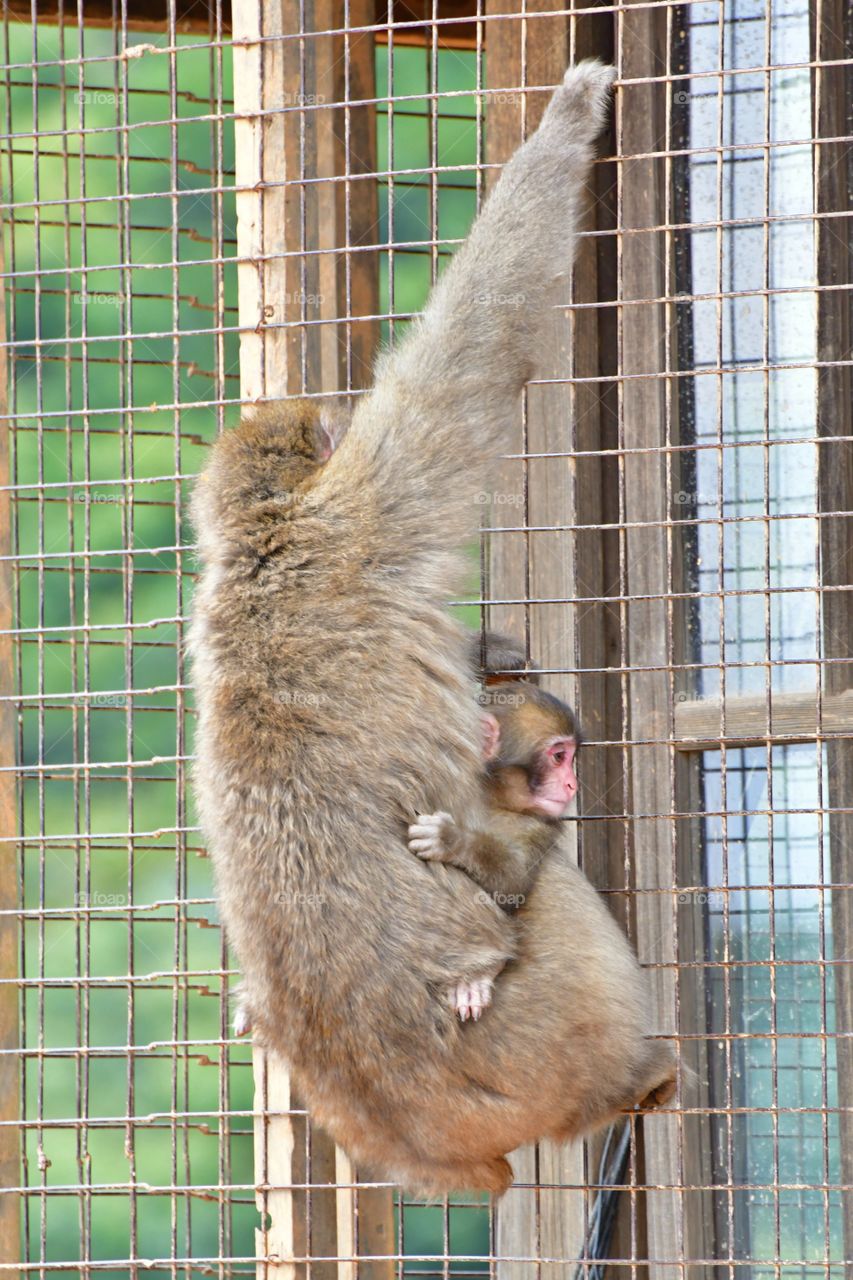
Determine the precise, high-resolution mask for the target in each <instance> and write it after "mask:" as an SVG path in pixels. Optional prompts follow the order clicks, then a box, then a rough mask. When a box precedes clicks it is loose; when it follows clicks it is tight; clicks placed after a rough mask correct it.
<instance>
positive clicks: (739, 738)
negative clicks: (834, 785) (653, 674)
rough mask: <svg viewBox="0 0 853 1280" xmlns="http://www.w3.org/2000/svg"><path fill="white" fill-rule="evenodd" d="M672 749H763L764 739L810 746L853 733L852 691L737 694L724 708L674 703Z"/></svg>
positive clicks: (720, 704)
mask: <svg viewBox="0 0 853 1280" xmlns="http://www.w3.org/2000/svg"><path fill="white" fill-rule="evenodd" d="M674 715H675V745H676V746H677V747H678V749H679V750H681V751H713V750H715V749H717V748H719V746H720V744H721V743H725V744H726V746H727V747H745V746H762V745H763V744H764V743H766V742H767V741H768V739H784V740H785V741H786V742H814V741H815V740H816V739H817V738H820V737H823V736H827V737H829V738H831V737H832V735H836V736H837V735H847V736H849V735H850V734H851V733H853V689H843V690H842V691H841V692H840V693H825V694H824V695H823V696H822V698H821V699H820V700H819V699H818V691H817V689H813V690H811V691H809V692H806V693H774V694H772V695H771V697H770V698H769V699H767V698H766V697H765V696H764V695H763V694H755V695H752V694H738V695H735V696H729V697H726V699H725V701H724V702H720V701H718V700H716V699H715V700H713V701H706V700H705V699H702V700H701V701H700V700H695V701H694V700H691V699H685V700H684V701H681V702H679V701H676V703H675V708H674Z"/></svg>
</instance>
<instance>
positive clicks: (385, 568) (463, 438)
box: [193, 63, 672, 1194]
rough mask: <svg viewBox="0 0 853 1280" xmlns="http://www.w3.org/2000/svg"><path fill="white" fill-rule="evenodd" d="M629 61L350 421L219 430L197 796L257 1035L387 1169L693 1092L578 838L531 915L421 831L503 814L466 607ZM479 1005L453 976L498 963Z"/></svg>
mask: <svg viewBox="0 0 853 1280" xmlns="http://www.w3.org/2000/svg"><path fill="white" fill-rule="evenodd" d="M610 81H611V72H610V71H609V70H608V69H607V68H604V67H602V66H600V65H599V64H596V63H587V64H583V65H581V66H579V67H577V68H575V69H574V70H572V71H570V72H569V73H568V74H567V76H566V80H565V83H564V86H563V87H561V88H560V89H558V90H557V92H556V94H555V95H554V98H553V100H552V102H551V104H550V105H549V107H548V109H547V111H546V113H545V115H544V118H543V121H542V124H541V126H540V128H539V130H538V131H537V133H536V134H535V135H534V136H533V137H532V138H531V139H530V140H529V141H528V142H527V143H526V144H525V145H524V146H523V147H522V148H521V150H520V151H519V152H518V153H517V155H516V156H515V157H514V158H513V160H512V161H511V162H510V164H509V165H508V166H507V167H506V170H505V171H504V174H503V176H502V178H501V180H500V181H499V183H498V184H497V186H496V188H495V190H494V192H493V194H492V196H491V197H490V199H489V201H488V202H487V204H486V207H485V209H484V211H483V214H482V215H481V217H480V219H479V221H478V222H477V224H476V226H475V228H474V231H473V232H472V235H471V237H470V239H469V241H468V243H467V244H466V245H465V246H464V247H463V248H462V249H461V250H460V252H459V254H458V255H457V256H456V258H455V259H454V261H453V263H452V264H451V266H450V267H449V269H448V271H447V272H446V273H445V275H444V277H443V278H442V280H441V282H440V283H439V285H438V287H437V288H436V290H435V292H434V294H433V297H432V299H431V301H430V304H429V306H428V308H427V310H426V313H425V315H424V317H423V319H422V320H420V321H419V322H418V323H417V324H416V325H414V326H413V328H412V331H411V333H410V334H409V335H408V337H407V339H406V341H405V342H404V343H403V344H402V346H401V348H400V349H399V351H397V352H396V353H395V354H394V355H393V356H391V357H389V358H387V359H386V360H385V361H384V362H383V364H382V366H381V368H380V371H379V375H378V380H377V385H376V387H375V389H374V390H373V391H372V392H371V393H370V394H369V395H368V396H366V397H365V398H364V399H363V400H362V401H361V403H360V404H359V407H358V409H357V410H356V413H355V415H354V418H353V423H352V426H351V428H350V430H349V432H348V433H347V434H346V435H345V436H344V438H343V440H342V441H341V442H340V444H339V446H338V448H337V450H336V451H335V452H333V453H332V455H331V457H329V453H330V451H331V449H332V446H333V444H334V440H333V439H331V437H330V435H329V433H328V432H327V431H326V430H325V428H324V425H323V422H322V421H321V420H320V418H319V415H318V414H317V411H316V410H315V409H314V407H313V406H312V405H310V404H307V403H305V402H301V403H296V404H288V405H279V406H268V407H267V408H265V409H264V410H263V411H261V412H260V413H259V414H257V415H256V417H255V418H254V419H252V420H249V421H247V422H244V423H243V424H242V425H241V426H240V427H239V428H238V429H237V430H236V431H234V432H230V433H226V434H225V435H224V436H223V437H222V438H221V439H220V441H219V442H218V443H217V445H216V447H215V449H214V451H213V454H212V456H211V460H210V465H209V467H208V469H207V471H206V473H205V475H204V476H203V477H202V480H201V481H200V483H199V485H198V487H197V491H196V494H195V498H194V516H195V521H196V528H197V531H198V535H199V546H200V552H201V556H202V559H203V561H204V570H203V573H202V575H201V579H200V582H199V586H198V590H197V596H196V614H195V620H194V624H193V647H194V653H195V676H196V684H197V689H198V706H199V727H198V735H197V754H198V765H197V771H196V789H197V795H198V800H199V807H200V813H201V819H202V824H203V828H204V831H205V833H206V838H207V841H208V846H209V848H210V851H211V854H212V856H213V859H214V863H215V868H216V876H217V884H218V890H219V896H220V901H221V905H222V914H223V919H224V922H225V925H226V927H227V931H228V935H229V938H230V940H231V943H232V944H233V946H234V948H235V949H236V952H237V956H238V958H239V961H240V964H241V966H242V969H243V973H244V989H245V996H246V1000H247V1003H248V1007H249V1010H250V1014H251V1017H252V1021H253V1024H254V1026H255V1028H256V1030H257V1032H258V1034H259V1035H260V1036H261V1037H262V1038H263V1040H264V1041H265V1043H266V1044H268V1045H269V1046H270V1047H271V1049H272V1050H274V1051H277V1052H279V1053H281V1054H282V1055H283V1056H284V1057H285V1058H286V1059H287V1061H288V1062H289V1064H290V1066H291V1069H292V1072H293V1074H294V1076H295V1078H296V1081H297V1083H298V1086H299V1089H300V1092H301V1094H302V1096H303V1097H304V1099H305V1100H306V1102H307V1103H308V1106H309V1108H310V1109H311V1111H312V1113H313V1114H314V1116H315V1118H316V1119H318V1120H319V1121H320V1122H321V1123H322V1124H324V1125H325V1126H326V1127H327V1128H328V1129H329V1130H330V1131H331V1133H332V1134H333V1136H334V1137H335V1138H336V1139H337V1140H338V1141H339V1142H340V1143H341V1144H342V1145H343V1146H344V1147H345V1148H346V1149H347V1150H348V1151H349V1152H350V1154H351V1155H352V1156H353V1157H354V1158H355V1159H356V1160H357V1161H358V1162H359V1163H360V1164H361V1165H362V1166H363V1167H364V1168H365V1169H367V1170H372V1171H373V1172H374V1173H375V1174H377V1175H379V1176H383V1177H390V1178H393V1179H394V1180H396V1181H399V1182H401V1183H403V1184H404V1185H405V1186H407V1187H409V1188H411V1189H413V1190H420V1191H424V1192H427V1193H429V1194H441V1193H443V1192H445V1191H447V1190H448V1189H450V1188H463V1187H474V1188H484V1189H488V1190H492V1191H500V1190H502V1189H503V1188H505V1187H506V1186H507V1185H508V1183H509V1181H511V1171H510V1168H509V1165H508V1163H507V1161H506V1160H505V1158H504V1156H505V1154H506V1153H507V1152H508V1151H510V1150H512V1149H513V1148H515V1147H516V1146H518V1145H520V1144H521V1143H524V1142H528V1141H531V1140H533V1139H536V1138H539V1137H542V1136H546V1135H550V1136H554V1137H571V1136H573V1135H575V1134H577V1133H578V1132H581V1131H583V1130H585V1129H588V1128H590V1127H592V1126H594V1125H596V1124H601V1123H604V1122H606V1121H607V1120H609V1119H610V1118H611V1117H612V1116H613V1114H614V1113H615V1112H616V1111H618V1110H619V1109H620V1108H622V1107H624V1106H627V1105H632V1104H634V1103H636V1102H637V1101H640V1100H642V1099H644V1098H646V1097H649V1098H651V1099H652V1100H661V1099H662V1098H663V1096H664V1095H665V1094H666V1092H667V1090H669V1089H670V1088H671V1079H672V1066H671V1055H670V1053H669V1050H668V1048H667V1047H666V1046H662V1045H659V1044H657V1043H655V1042H654V1041H651V1040H649V1039H647V1038H646V1033H647V1031H648V1029H649V1028H648V1023H647V1012H646V1011H647V1005H648V1001H647V997H646V993H645V990H644V987H643V983H642V978H641V974H640V971H639V968H638V966H637V964H636V961H635V960H634V958H633V956H632V954H631V952H630V950H629V948H628V946H627V944H626V942H625V941H624V939H623V937H622V935H621V933H620V932H619V930H618V929H617V927H616V926H615V924H614V923H613V921H612V920H611V918H610V916H609V915H608V913H607V912H606V910H605V909H604V907H603V906H602V904H601V902H600V901H599V899H598V897H597V895H596V894H595V893H594V891H593V890H592V888H591V887H590V886H589V884H588V883H587V882H586V881H585V880H584V878H583V876H581V875H580V874H579V873H578V872H577V871H576V870H575V869H574V868H573V867H571V866H570V864H569V862H568V860H567V859H566V858H564V857H561V856H560V855H559V854H555V855H554V856H552V857H550V858H549V859H548V865H547V867H543V870H542V873H541V875H540V876H539V878H538V880H537V883H536V885H535V886H534V888H533V890H532V891H531V894H530V896H529V899H528V901H527V903H526V904H525V906H524V908H523V909H522V911H520V912H519V913H518V915H517V916H515V917H509V916H508V915H506V914H505V913H504V912H502V911H501V910H500V909H499V908H498V907H497V906H495V905H494V904H493V903H491V902H490V901H488V900H485V901H484V900H483V895H482V893H481V891H480V890H479V887H478V886H477V885H476V884H475V883H474V881H472V880H471V879H470V878H469V877H468V876H466V875H465V874H464V872H461V871H459V870H458V869H456V868H454V867H445V866H443V865H433V864H426V863H424V862H422V861H421V860H420V859H418V858H416V857H414V856H413V855H412V854H411V853H410V852H409V850H408V849H407V847H406V831H407V827H408V824H409V823H410V822H411V821H412V819H413V818H414V815H415V814H416V813H424V812H426V813H430V812H434V811H436V810H438V809H441V808H449V809H450V810H451V811H452V812H454V813H459V814H464V815H465V817H466V820H468V819H470V820H471V822H472V823H473V824H475V825H476V821H477V816H478V813H479V808H480V804H481V768H482V765H481V743H482V735H481V726H480V723H479V718H478V717H479V712H478V709H477V706H476V702H475V700H474V698H473V697H472V690H471V680H470V667H469V657H468V648H469V645H468V641H467V640H466V638H465V636H464V634H463V633H462V631H461V629H460V628H459V627H458V626H457V625H456V624H455V623H454V622H453V621H452V620H451V619H450V618H449V616H448V613H447V609H446V603H447V600H448V598H449V597H450V595H451V593H452V592H453V591H454V589H455V588H456V586H457V585H458V581H459V570H460V560H459V556H458V547H459V544H460V542H461V540H462V539H463V538H464V537H465V536H467V535H470V534H471V533H473V531H474V529H475V528H476V524H477V519H476V517H477V513H478V511H479V508H478V507H477V506H476V504H475V503H474V501H473V498H474V494H475V493H476V491H477V490H479V489H482V488H483V487H484V485H486V484H487V483H488V478H489V466H490V465H491V463H492V461H493V459H494V458H495V457H496V455H497V454H498V453H499V452H500V451H501V450H502V449H504V448H505V446H506V445H507V444H508V443H509V442H510V428H511V425H512V422H513V420H514V417H515V415H516V412H517V406H518V397H519V394H520V391H521V387H522V384H523V381H524V379H525V377H526V376H527V375H528V373H529V371H530V370H531V368H532V366H533V363H534V360H535V356H536V352H537V345H538V343H539V341H540V335H541V332H542V328H543V322H544V319H545V315H546V313H547V310H548V307H549V306H550V305H551V303H552V301H553V286H554V282H555V280H556V278H557V276H558V275H559V274H561V273H563V272H565V271H566V270H568V268H569V265H570V259H571V250H572V238H573V234H574V229H575V219H576V215H577V208H578V204H579V198H580V191H581V187H582V183H583V181H584V179H585V176H586V173H587V170H588V166H589V162H590V158H591V148H592V141H593V139H594V137H595V135H596V133H597V132H598V129H599V127H600V125H601V122H602V119H603V114H604V110H605V104H606V98H607V91H608V87H609V84H610ZM511 960H514V963H512V964H510V965H509V966H508V967H507V968H506V969H505V970H504V971H503V972H502V973H501V976H500V978H499V981H498V984H497V988H496V995H495V1002H494V1005H493V1007H492V1008H491V1009H490V1010H489V1011H488V1012H487V1014H486V1016H484V1017H483V1019H482V1020H481V1021H480V1022H479V1023H478V1024H477V1025H475V1026H472V1025H471V1024H468V1025H466V1026H462V1025H461V1024H460V1023H459V1021H458V1019H457V1018H456V1015H455V1011H454V1009H453V1008H452V1007H451V1006H450V1005H449V1003H448V1001H447V996H446V993H447V991H448V990H449V989H451V987H452V986H453V985H454V984H458V983H460V982H476V981H478V980H480V979H483V978H487V977H490V976H492V975H494V974H495V973H497V972H499V971H500V970H501V969H502V968H503V966H504V965H506V964H507V961H511Z"/></svg>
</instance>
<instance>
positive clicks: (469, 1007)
mask: <svg viewBox="0 0 853 1280" xmlns="http://www.w3.org/2000/svg"><path fill="white" fill-rule="evenodd" d="M493 990H494V984H493V982H492V980H491V978H478V979H476V980H475V981H474V982H459V983H457V984H456V986H455V987H451V988H450V990H449V992H448V995H449V996H450V1003H451V1005H452V1006H453V1008H454V1009H455V1010H456V1012H457V1013H458V1014H459V1017H460V1019H461V1021H462V1022H467V1021H468V1019H469V1018H472V1019H473V1020H474V1022H479V1020H480V1017H481V1016H482V1013H483V1010H484V1009H488V1007H489V1005H490V1004H491V1003H492V991H493Z"/></svg>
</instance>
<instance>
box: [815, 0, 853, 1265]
mask: <svg viewBox="0 0 853 1280" xmlns="http://www.w3.org/2000/svg"><path fill="white" fill-rule="evenodd" d="M812 22H813V27H812V31H813V50H814V56H815V58H816V60H817V64H818V65H817V67H816V69H815V71H814V86H815V126H816V133H817V136H818V137H819V138H821V137H823V138H838V137H842V138H843V137H844V135H845V134H847V133H849V115H848V112H849V104H850V101H851V97H850V95H851V92H853V72H851V68H850V64H849V62H848V63H847V65H844V59H848V58H849V39H850V34H851V30H850V22H851V18H850V10H849V5H846V4H845V3H844V0H818V3H817V4H816V6H815V7H814V9H813V10H812ZM845 25H846V26H847V30H845ZM833 61H835V62H840V63H841V65H836V66H822V65H821V63H825V62H829V63H831V62H833ZM814 154H815V163H816V168H817V185H816V191H817V209H816V212H817V213H839V212H843V211H845V210H848V209H849V208H850V196H851V182H853V172H851V159H850V147H849V144H848V143H845V142H834V143H826V144H822V145H821V146H818V147H816V148H815V152H814ZM816 235H817V246H818V259H817V279H818V282H819V284H821V285H828V286H833V288H832V289H828V290H820V291H819V292H818V295H817V306H818V312H817V351H818V355H819V357H820V360H821V361H822V362H824V363H823V365H822V367H821V368H820V369H819V370H818V404H817V424H818V434H819V435H820V437H821V445H820V447H819V449H818V504H819V509H820V511H821V513H826V514H829V513H835V512H839V511H843V512H850V511H853V448H851V445H850V442H849V436H850V434H851V432H853V379H851V371H850V365H849V360H850V356H851V347H853V322H851V315H850V293H849V289H848V288H845V287H844V286H849V285H850V283H851V281H853V267H851V261H850V254H851V240H850V228H849V224H848V223H846V222H842V223H841V224H840V225H839V224H838V223H836V222H835V220H834V219H822V220H820V221H818V223H817V224H816ZM835 362H838V363H835ZM845 362H848V363H845ZM845 436H846V437H847V439H843V437H845ZM834 437H842V438H841V439H837V440H836V439H834ZM820 552H821V555H820V568H821V586H823V587H850V586H851V585H853V518H851V517H849V516H847V517H839V516H837V515H834V514H833V515H832V518H831V519H828V520H822V521H821V525H820ZM822 621H823V654H822V656H823V657H824V658H827V659H833V661H830V662H827V663H826V665H825V666H824V668H823V691H824V692H823V712H824V714H823V717H822V718H823V723H824V724H826V707H827V704H830V706H834V704H835V703H836V701H837V699H839V698H841V699H846V698H847V697H848V695H849V693H850V691H851V689H853V592H850V591H845V590H842V591H825V592H824V594H823V597H822ZM845 728H846V730H847V736H846V737H839V738H835V739H830V740H829V741H828V742H827V745H826V755H827V766H828V769H827V778H828V783H829V795H828V797H824V804H826V803H827V801H828V803H829V805H830V807H831V808H833V809H835V810H842V809H847V810H848V812H846V813H843V812H835V813H831V814H830V816H829V868H830V876H831V878H832V880H833V882H834V883H836V884H837V885H839V886H844V887H843V888H836V889H833V891H832V900H831V904H832V935H833V936H832V950H833V955H834V956H835V957H837V958H838V959H840V960H844V961H846V963H842V964H838V965H836V966H835V968H834V974H833V976H834V985H835V1030H836V1033H837V1036H836V1039H835V1041H834V1048H835V1061H836V1064H837V1070H838V1100H839V1103H840V1105H841V1106H842V1107H843V1108H845V1109H844V1110H842V1111H841V1115H840V1118H839V1119H840V1137H841V1141H840V1144H839V1147H840V1153H841V1155H840V1159H841V1168H840V1175H841V1176H840V1181H841V1186H842V1193H841V1204H842V1220H843V1224H844V1257H845V1258H846V1259H847V1263H846V1267H845V1274H846V1275H848V1276H849V1275H851V1274H853V1262H851V1261H850V1259H853V1112H851V1111H850V1109H849V1105H850V1099H851V1098H853V1038H851V1036H853V813H850V812H849V809H850V808H851V806H853V738H851V736H850V729H851V726H850V723H849V721H848V722H847V724H846V726H845Z"/></svg>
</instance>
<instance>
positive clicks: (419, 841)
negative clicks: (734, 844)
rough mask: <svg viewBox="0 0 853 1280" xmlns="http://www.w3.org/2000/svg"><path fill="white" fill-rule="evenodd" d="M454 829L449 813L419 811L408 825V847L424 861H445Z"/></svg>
mask: <svg viewBox="0 0 853 1280" xmlns="http://www.w3.org/2000/svg"><path fill="white" fill-rule="evenodd" d="M455 830H456V824H455V823H454V821H453V819H452V818H451V816H450V814H449V813H419V814H418V817H417V821H416V822H413V823H412V825H411V826H410V827H409V848H410V850H411V851H412V853H415V854H417V856H418V857H419V858H423V859H425V861H428V862H430V861H431V862H446V861H447V859H448V858H449V857H450V852H451V845H452V842H453V834H454V832H455Z"/></svg>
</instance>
